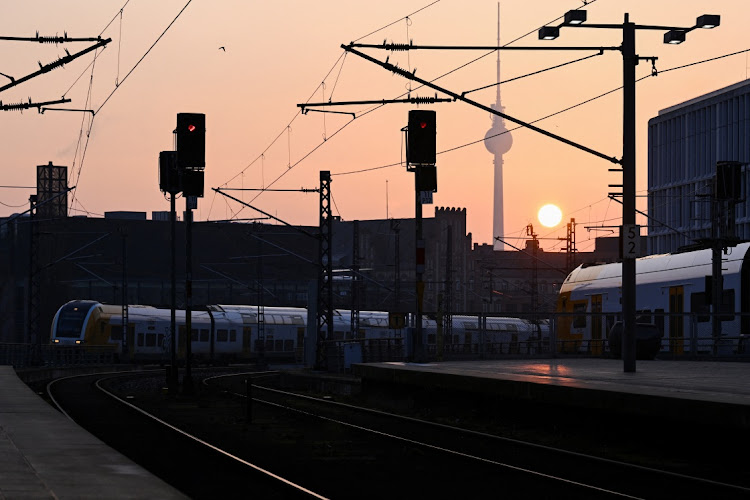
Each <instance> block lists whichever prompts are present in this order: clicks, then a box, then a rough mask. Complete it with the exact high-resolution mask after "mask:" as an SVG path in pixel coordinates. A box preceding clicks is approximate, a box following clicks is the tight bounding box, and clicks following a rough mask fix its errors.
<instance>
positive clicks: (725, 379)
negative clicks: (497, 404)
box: [352, 359, 750, 430]
mask: <svg viewBox="0 0 750 500" xmlns="http://www.w3.org/2000/svg"><path fill="white" fill-rule="evenodd" d="M352 369H353V372H354V374H355V375H356V376H358V377H360V378H361V380H362V388H363V390H368V388H373V387H375V386H383V387H386V386H387V387H390V388H393V387H400V388H401V389H407V390H417V391H431V392H433V393H440V392H444V393H448V392H450V393H462V394H475V395H477V396H478V397H479V396H481V397H483V398H497V399H500V398H502V399H508V400H512V399H517V400H527V401H534V402H540V403H547V404H554V405H563V406H573V407H578V408H584V409H586V408H588V409H592V410H604V411H609V412H615V413H619V414H626V415H627V414H632V415H639V416H647V417H654V418H658V419H666V421H676V420H679V421H684V422H695V423H700V424H701V425H705V426H708V427H710V426H711V425H717V426H722V427H723V428H726V427H727V426H729V427H732V428H737V429H742V430H747V429H750V383H749V381H750V363H744V362H707V361H660V360H654V361H638V363H637V366H636V372H634V373H625V372H624V371H623V363H622V361H620V360H614V359H612V360H610V359H548V360H500V361H498V360H492V361H454V362H440V363H428V364H416V363H369V364H358V365H353V367H352Z"/></svg>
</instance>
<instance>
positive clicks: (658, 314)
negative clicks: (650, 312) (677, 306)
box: [654, 309, 664, 335]
mask: <svg viewBox="0 0 750 500" xmlns="http://www.w3.org/2000/svg"><path fill="white" fill-rule="evenodd" d="M654 324H655V325H656V327H657V328H658V329H659V331H660V332H661V334H662V335H664V309H654Z"/></svg>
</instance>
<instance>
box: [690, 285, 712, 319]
mask: <svg viewBox="0 0 750 500" xmlns="http://www.w3.org/2000/svg"><path fill="white" fill-rule="evenodd" d="M690 311H691V312H692V313H693V314H697V315H698V323H706V322H707V321H710V320H711V316H709V314H710V312H711V308H710V307H709V305H708V304H706V294H705V292H696V293H691V294H690Z"/></svg>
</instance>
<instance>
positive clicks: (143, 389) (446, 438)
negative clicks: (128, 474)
mask: <svg viewBox="0 0 750 500" xmlns="http://www.w3.org/2000/svg"><path fill="white" fill-rule="evenodd" d="M197 377H199V378H201V379H202V382H203V383H202V384H201V385H200V386H199V387H200V389H199V391H198V393H199V395H198V396H196V397H192V398H167V397H166V396H164V395H163V394H161V393H160V392H159V391H158V390H157V391H155V390H154V387H158V386H159V385H160V383H161V378H162V377H161V373H159V374H158V375H155V376H148V375H146V376H139V377H132V375H131V376H130V377H129V378H127V379H126V378H122V375H120V376H118V377H117V378H115V377H108V378H106V379H104V380H99V381H98V382H97V383H95V384H94V383H93V382H92V381H93V380H94V378H92V377H89V378H85V379H84V378H81V379H75V380H76V381H75V382H74V379H69V380H68V381H63V380H61V381H60V382H56V384H62V385H61V386H60V387H62V386H67V385H68V384H70V386H69V388H67V389H59V390H60V391H65V392H69V393H70V394H75V393H77V392H85V393H86V394H89V391H91V390H92V387H96V386H98V387H100V388H101V390H99V389H97V390H96V392H97V393H98V394H97V395H96V397H94V396H91V395H87V396H86V398H87V399H88V398H91V399H92V401H91V402H89V403H86V404H85V405H84V407H83V408H77V407H76V408H75V409H71V410H65V411H70V414H71V417H72V418H74V420H76V421H79V419H81V420H80V421H79V423H81V425H83V426H84V427H87V428H89V427H88V426H89V425H91V426H93V427H94V428H93V429H90V430H91V431H92V432H93V433H94V434H96V435H100V434H99V433H102V434H101V436H100V437H101V438H102V439H103V440H104V441H105V442H108V443H109V444H110V445H111V446H113V447H114V448H117V449H119V450H121V451H123V449H122V448H121V447H123V446H125V447H126V449H127V446H128V445H130V447H131V448H135V450H131V451H129V452H126V451H123V453H125V454H126V455H127V456H129V457H130V458H132V459H133V460H134V461H137V462H138V463H140V464H142V465H143V466H144V467H146V468H147V469H149V470H152V472H154V473H155V474H156V475H159V476H160V477H162V478H163V479H165V480H166V481H168V482H170V483H171V484H174V485H175V486H176V487H178V488H179V489H181V490H182V491H185V492H186V493H187V494H188V495H189V496H191V497H193V498H210V497H211V498H218V497H219V496H221V497H222V498H230V497H233V496H237V495H238V493H241V492H243V491H245V492H250V491H261V490H260V489H259V488H260V487H261V486H259V485H263V484H266V483H268V487H269V488H270V492H271V493H273V494H275V495H277V496H276V498H289V497H290V496H289V495H297V496H300V495H301V496H307V497H309V496H310V495H311V494H313V492H314V494H317V495H320V496H321V497H326V498H363V499H364V498H383V497H393V498H414V497H427V496H429V497H433V498H448V497H455V496H459V497H470V498H477V497H488V496H489V497H500V496H502V497H504V498H521V497H523V498H546V497H549V496H551V495H553V496H554V497H555V498H577V499H581V498H667V497H677V496H678V495H680V496H683V497H686V498H711V497H713V498H719V497H720V498H734V497H736V498H746V497H747V496H748V495H749V494H750V489H748V488H743V487H742V486H737V485H732V484H728V483H726V482H723V481H715V480H709V479H703V478H699V477H696V476H695V475H685V474H679V473H675V472H670V471H665V470H660V469H658V468H654V467H645V466H641V465H634V464H629V463H624V462H622V461H617V460H608V459H602V458H598V457H595V456H591V455H588V454H585V453H580V452H575V451H567V450H562V449H559V448H553V447H550V446H542V445H538V444H533V443H529V442H526V441H522V440H518V439H508V438H504V437H500V436H497V435H493V434H490V433H487V432H479V431H476V430H472V429H468V428H466V427H459V426H457V425H446V424H440V423H436V422H431V421H426V420H423V419H419V418H414V417H404V416H402V415H396V414H394V413H392V412H387V411H382V410H378V409H373V408H364V407H362V406H358V405H353V404H347V403H342V402H339V401H335V400H333V399H332V398H329V397H312V396H310V395H306V394H298V393H293V392H290V391H287V390H283V389H281V388H279V387H276V384H275V382H276V377H275V376H274V374H272V373H257V372H255V373H219V374H216V373H211V372H201V373H200V374H197ZM100 378H101V377H100ZM246 380H251V382H252V383H251V385H250V391H248V385H247V384H246ZM92 384H93V385H92ZM53 387H54V386H53ZM103 391H107V392H109V393H112V394H113V395H114V396H116V397H117V398H119V399H115V398H114V397H113V396H112V395H107V394H105V392H103ZM248 394H249V395H250V399H247V396H248ZM68 397H70V396H68ZM56 398H57V396H56ZM125 403H126V404H127V405H134V406H136V407H137V408H138V410H136V409H135V408H133V407H131V406H127V408H125V409H123V407H122V405H123V404H125ZM118 405H119V406H118ZM90 412H94V414H95V415H99V417H98V418H96V417H91V416H89V417H88V418H87V417H86V414H87V413H90ZM145 413H148V414H150V415H153V416H152V417H151V418H148V417H146V416H145V415H144V414H145ZM155 419H158V420H155ZM132 420H136V422H139V421H149V422H150V423H148V424H146V423H132V422H131V421H132ZM166 422H169V424H170V427H167V428H166V429H169V430H165V428H164V427H161V428H160V427H158V426H163V425H165V423H166ZM142 426H146V427H150V428H152V429H151V430H143V428H142ZM175 428H177V429H179V431H175V430H174V429H175ZM96 429H99V430H98V431H96ZM102 429H103V430H102ZM128 430H130V432H128ZM108 434H113V435H114V436H108ZM188 434H189V435H193V436H195V437H194V438H193V439H188V438H187V437H186V435H188ZM102 436H104V437H102ZM133 436H137V437H136V438H134V437H133ZM105 437H106V439H105ZM108 439H109V440H108ZM196 439H198V440H200V442H202V443H204V444H201V445H200V446H196V443H199V441H196ZM110 440H111V441H110ZM186 442H192V443H191V444H190V445H188V444H187V443H186ZM135 443H138V444H137V445H136V446H134V444H135ZM205 443H210V444H211V446H210V447H208V446H206V444H205ZM183 446H184V447H186V448H185V449H184V451H183V448H182V447H183ZM193 448H196V450H192V449H193ZM191 450H192V451H191ZM208 450H210V451H208ZM129 453H132V456H131V455H130V454H129ZM175 460H178V461H179V463H175ZM191 464H192V465H191ZM229 464H231V465H229ZM247 464H252V466H253V467H255V468H254V469H252V470H253V472H250V471H249V470H248V467H249V466H248V465H247ZM167 465H169V466H167ZM251 468H252V467H251ZM163 470H164V471H163ZM261 470H262V471H265V472H267V473H271V474H273V476H268V475H264V474H263V473H262V472H260V471H261ZM165 474H167V475H166V476H165ZM170 474H171V475H170ZM256 476H257V477H256ZM273 477H283V478H284V480H285V481H286V482H287V483H284V486H282V485H280V484H277V482H278V479H272V478H273ZM251 478H252V479H251ZM193 483H195V484H193ZM291 484H294V485H304V488H305V490H304V491H303V490H299V489H297V490H290V491H287V490H286V488H287V487H290V488H291V486H290V485H291ZM219 488H221V490H219ZM256 488H258V489H256ZM261 496H262V497H263V498H274V496H268V495H266V494H264V493H261Z"/></svg>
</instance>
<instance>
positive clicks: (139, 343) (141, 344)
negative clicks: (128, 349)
mask: <svg viewBox="0 0 750 500" xmlns="http://www.w3.org/2000/svg"><path fill="white" fill-rule="evenodd" d="M136 342H137V343H136V345H137V346H138V347H143V332H138V340H137V341H136Z"/></svg>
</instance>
